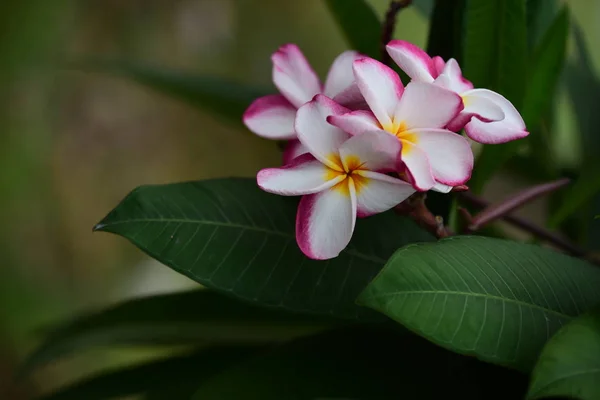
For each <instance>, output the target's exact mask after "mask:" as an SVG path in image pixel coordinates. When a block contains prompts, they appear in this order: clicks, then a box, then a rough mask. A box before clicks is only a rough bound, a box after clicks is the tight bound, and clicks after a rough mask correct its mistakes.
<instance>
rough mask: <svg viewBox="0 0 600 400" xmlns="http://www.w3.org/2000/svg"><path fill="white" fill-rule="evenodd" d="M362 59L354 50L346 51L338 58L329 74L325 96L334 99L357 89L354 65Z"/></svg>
mask: <svg viewBox="0 0 600 400" xmlns="http://www.w3.org/2000/svg"><path fill="white" fill-rule="evenodd" d="M362 57H363V56H361V55H360V54H359V53H358V52H356V51H352V50H348V51H345V52H343V53H342V54H340V55H339V56H337V58H336V59H335V60H334V61H333V64H331V68H330V69H329V73H328V74H327V79H326V80H325V87H324V89H323V94H324V95H325V96H327V97H330V98H332V99H333V98H335V97H336V96H337V95H340V94H341V93H343V92H344V91H346V90H348V89H350V88H351V87H352V86H354V87H356V82H355V80H354V71H353V70H352V64H353V63H354V61H355V60H357V59H359V58H362ZM357 90H358V88H357Z"/></svg>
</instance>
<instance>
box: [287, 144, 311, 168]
mask: <svg viewBox="0 0 600 400" xmlns="http://www.w3.org/2000/svg"><path fill="white" fill-rule="evenodd" d="M306 153H309V151H308V149H307V148H306V146H304V145H303V144H302V143H301V142H300V141H299V140H298V139H293V140H289V141H288V142H287V143H286V145H285V147H284V149H283V156H282V159H283V165H287V164H290V163H291V162H292V160H293V159H294V158H296V157H298V156H301V155H302V154H306Z"/></svg>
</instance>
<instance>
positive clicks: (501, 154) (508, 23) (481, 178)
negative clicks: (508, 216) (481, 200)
mask: <svg viewBox="0 0 600 400" xmlns="http://www.w3.org/2000/svg"><path fill="white" fill-rule="evenodd" d="M465 18H466V20H465V42H464V49H463V51H464V72H465V76H466V77H467V79H469V80H471V81H472V82H473V84H474V85H475V87H478V88H486V89H490V90H493V91H496V92H498V93H500V94H502V95H504V96H505V97H506V98H507V99H508V100H510V101H511V102H512V103H513V104H514V105H515V107H517V109H521V106H522V102H523V96H524V91H525V86H526V79H527V28H526V12H525V0H466V17H465ZM520 143H521V142H520V141H515V142H510V143H506V144H499V145H493V146H491V145H489V146H485V147H484V149H483V151H482V153H481V155H480V157H479V159H478V160H477V164H476V167H475V169H474V171H473V172H474V174H473V178H472V179H471V181H470V183H469V186H470V187H471V188H472V189H473V190H474V191H476V192H479V191H481V189H482V188H483V186H484V185H485V183H486V182H487V180H488V179H489V178H490V176H492V174H493V173H494V172H495V171H496V170H497V169H498V168H499V167H500V166H502V165H503V164H504V163H505V162H506V161H507V160H508V159H510V157H511V156H513V155H514V154H515V152H516V151H517V150H518V147H519V145H520Z"/></svg>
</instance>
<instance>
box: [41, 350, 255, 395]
mask: <svg viewBox="0 0 600 400" xmlns="http://www.w3.org/2000/svg"><path fill="white" fill-rule="evenodd" d="M262 348H263V347H255V346H230V347H215V348H210V349H206V350H202V351H199V352H195V353H192V354H188V355H185V356H176V357H172V358H166V359H161V360H154V361H151V362H148V363H144V364H141V365H134V366H128V367H126V368H122V369H115V370H110V371H107V372H102V373H100V374H98V375H96V376H93V377H90V378H87V379H85V380H82V381H79V382H76V383H74V384H72V385H70V386H67V387H64V388H61V389H59V390H57V391H56V392H54V393H51V394H49V395H46V396H44V397H42V398H41V399H40V400H82V399H85V400H103V399H115V398H123V397H125V396H133V395H146V396H147V398H157V399H158V398H163V399H189V398H190V396H191V395H193V393H194V392H195V389H196V388H197V387H198V385H200V384H201V383H202V381H204V380H207V379H210V377H211V376H213V375H215V374H218V373H219V372H221V371H223V370H225V369H226V368H227V367H229V366H230V365H233V364H236V363H238V362H240V361H242V360H244V359H245V358H247V357H249V356H252V355H254V354H256V353H257V352H258V350H260V349H262ZM159 394H162V395H165V397H159V396H158V395H159Z"/></svg>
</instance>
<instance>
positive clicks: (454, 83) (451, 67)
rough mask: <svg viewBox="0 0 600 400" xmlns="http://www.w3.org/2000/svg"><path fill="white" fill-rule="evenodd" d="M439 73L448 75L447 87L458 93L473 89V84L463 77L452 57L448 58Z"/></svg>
mask: <svg viewBox="0 0 600 400" xmlns="http://www.w3.org/2000/svg"><path fill="white" fill-rule="evenodd" d="M441 75H445V76H447V77H448V79H449V85H450V87H448V89H450V90H452V91H454V92H456V93H458V94H461V93H462V92H465V91H467V90H471V89H473V84H472V83H471V81H469V80H467V79H465V78H464V77H463V75H462V71H461V69H460V66H459V65H458V62H457V61H456V60H455V59H454V58H451V59H449V60H448V62H447V63H446V65H445V66H444V70H443V71H442V74H441Z"/></svg>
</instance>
